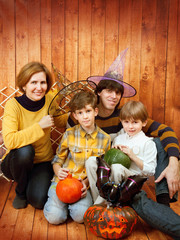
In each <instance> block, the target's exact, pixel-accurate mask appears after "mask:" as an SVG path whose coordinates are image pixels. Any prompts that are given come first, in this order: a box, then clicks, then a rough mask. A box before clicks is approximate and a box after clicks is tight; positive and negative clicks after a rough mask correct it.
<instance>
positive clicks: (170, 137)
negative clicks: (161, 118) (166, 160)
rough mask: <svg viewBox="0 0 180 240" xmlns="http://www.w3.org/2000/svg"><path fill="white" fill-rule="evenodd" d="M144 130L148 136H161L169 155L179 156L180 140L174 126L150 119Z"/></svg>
mask: <svg viewBox="0 0 180 240" xmlns="http://www.w3.org/2000/svg"><path fill="white" fill-rule="evenodd" d="M143 131H144V132H145V134H146V135H147V136H152V137H159V138H160V141H161V144H162V146H163V148H164V150H165V151H166V152H167V153H168V156H169V157H170V156H175V157H177V158H179V142H178V138H177V136H176V134H175V132H174V131H173V129H172V128H170V127H168V126H167V125H165V124H161V123H158V122H156V121H154V120H152V119H148V123H147V125H146V127H144V128H143Z"/></svg>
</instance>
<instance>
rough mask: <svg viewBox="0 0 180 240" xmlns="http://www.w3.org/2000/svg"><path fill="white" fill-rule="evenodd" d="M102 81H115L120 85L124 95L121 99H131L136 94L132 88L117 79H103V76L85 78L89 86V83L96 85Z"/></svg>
mask: <svg viewBox="0 0 180 240" xmlns="http://www.w3.org/2000/svg"><path fill="white" fill-rule="evenodd" d="M103 80H110V81H115V82H117V83H119V84H121V85H122V86H123V87H124V94H123V96H122V97H123V98H129V97H133V96H135V95H136V93H137V92H136V89H135V88H134V87H133V86H131V85H130V84H128V83H125V82H124V81H121V80H117V79H114V78H109V77H105V76H90V77H88V78H87V81H89V82H90V84H91V82H93V83H95V84H96V85H98V84H99V82H100V81H103Z"/></svg>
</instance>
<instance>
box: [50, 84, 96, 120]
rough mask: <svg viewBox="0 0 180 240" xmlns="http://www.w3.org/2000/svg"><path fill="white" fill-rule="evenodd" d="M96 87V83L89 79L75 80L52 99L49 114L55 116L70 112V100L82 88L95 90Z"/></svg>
mask: <svg viewBox="0 0 180 240" xmlns="http://www.w3.org/2000/svg"><path fill="white" fill-rule="evenodd" d="M95 88H96V84H95V83H94V82H91V81H87V80H82V81H77V82H73V83H71V84H69V85H67V86H65V87H64V88H63V89H61V90H60V91H59V92H58V93H57V94H56V95H55V96H54V98H53V99H52V101H51V103H50V105H49V108H48V114H49V115H52V116H53V117H58V116H60V115H63V114H65V113H68V112H69V111H70V108H69V102H70V100H71V99H72V97H73V96H74V95H75V94H76V93H77V92H80V91H81V90H84V91H94V89H95Z"/></svg>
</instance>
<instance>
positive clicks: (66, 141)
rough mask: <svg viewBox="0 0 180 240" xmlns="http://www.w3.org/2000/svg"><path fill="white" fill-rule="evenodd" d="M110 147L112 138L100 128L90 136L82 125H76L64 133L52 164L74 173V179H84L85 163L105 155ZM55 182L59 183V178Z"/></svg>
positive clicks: (85, 175)
mask: <svg viewBox="0 0 180 240" xmlns="http://www.w3.org/2000/svg"><path fill="white" fill-rule="evenodd" d="M110 147H111V138H110V136H109V135H108V134H107V133H105V132H104V131H103V130H102V129H100V128H99V127H98V126H96V128H95V130H94V132H93V133H91V134H88V133H87V132H85V131H84V130H83V129H82V127H81V126H80V125H75V126H74V127H72V128H69V129H67V130H66V132H65V133H64V135H63V138H62V140H61V142H60V144H59V146H58V148H57V150H56V155H55V157H54V159H53V160H52V164H54V163H59V164H60V166H61V167H63V168H68V169H69V170H70V171H72V175H73V176H74V177H76V178H79V177H81V178H82V179H84V178H86V177H87V174H86V169H85V161H86V160H87V159H88V158H89V157H91V156H100V155H102V154H104V153H105V152H106V151H107V150H109V149H110ZM54 180H55V181H58V178H57V177H55V179H54Z"/></svg>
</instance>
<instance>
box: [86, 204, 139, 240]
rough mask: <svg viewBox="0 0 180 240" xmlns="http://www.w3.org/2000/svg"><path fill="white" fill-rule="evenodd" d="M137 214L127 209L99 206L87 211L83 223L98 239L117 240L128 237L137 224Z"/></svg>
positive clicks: (126, 207) (127, 207)
mask: <svg viewBox="0 0 180 240" xmlns="http://www.w3.org/2000/svg"><path fill="white" fill-rule="evenodd" d="M137 219H138V218H137V214H136V213H135V211H134V210H133V209H132V208H131V207H129V206H125V207H123V208H120V207H107V206H102V205H99V204H96V205H93V206H91V207H89V208H88V209H87V211H86V212H85V214H84V223H85V225H86V226H87V227H88V228H89V230H90V231H91V232H92V233H93V234H95V235H96V236H98V237H103V238H105V239H119V238H123V237H126V236H128V235H129V234H130V233H131V232H132V230H133V228H134V226H135V225H136V223H137Z"/></svg>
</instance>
